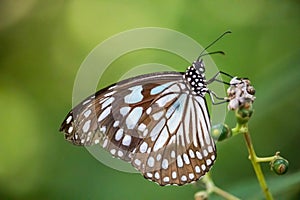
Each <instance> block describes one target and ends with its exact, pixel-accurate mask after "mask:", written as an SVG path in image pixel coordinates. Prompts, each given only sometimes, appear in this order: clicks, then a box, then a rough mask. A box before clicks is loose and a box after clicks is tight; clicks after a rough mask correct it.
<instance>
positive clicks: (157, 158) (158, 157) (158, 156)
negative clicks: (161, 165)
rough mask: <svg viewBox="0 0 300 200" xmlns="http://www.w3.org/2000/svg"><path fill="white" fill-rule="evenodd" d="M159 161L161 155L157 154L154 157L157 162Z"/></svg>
mask: <svg viewBox="0 0 300 200" xmlns="http://www.w3.org/2000/svg"><path fill="white" fill-rule="evenodd" d="M160 159H161V154H160V153H159V154H157V156H156V160H157V161H160Z"/></svg>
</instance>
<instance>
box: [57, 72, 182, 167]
mask: <svg viewBox="0 0 300 200" xmlns="http://www.w3.org/2000/svg"><path fill="white" fill-rule="evenodd" d="M181 79H182V75H181V73H176V72H163V73H154V74H148V75H142V76H138V77H135V78H132V79H127V80H124V81H121V82H119V83H117V84H113V85H111V86H109V87H106V88H104V89H102V90H100V91H98V92H97V93H96V94H95V95H91V96H90V97H88V98H86V99H85V100H83V101H82V102H81V103H79V104H78V105H77V106H76V107H74V108H73V109H72V110H71V111H70V112H69V113H68V115H67V116H66V118H65V120H64V121H63V123H62V125H61V128H60V131H62V132H64V134H65V138H66V139H67V140H69V141H70V142H72V143H73V144H76V145H93V144H98V143H99V144H100V145H102V146H103V148H105V149H107V150H108V151H109V152H110V153H111V154H112V155H114V156H116V157H119V158H121V159H123V160H125V161H130V160H131V158H130V156H131V153H132V152H133V151H134V149H135V148H136V147H137V146H138V145H139V144H140V143H141V141H142V140H143V135H142V134H141V133H142V131H140V130H142V129H144V128H145V127H144V126H143V125H141V123H140V122H141V121H144V122H145V123H146V122H147V121H149V119H150V118H149V116H148V115H146V113H147V109H148V108H149V107H151V106H150V105H151V104H152V103H153V102H154V101H155V99H156V98H158V96H159V92H158V90H159V89H160V90H163V89H164V87H167V86H169V85H171V84H175V83H176V82H177V81H178V80H181ZM161 85H164V86H161ZM159 86H161V87H159ZM153 88H156V90H155V89H154V90H152V89H153ZM151 91H152V92H151ZM155 92H156V93H155ZM154 93H155V94H154Z"/></svg>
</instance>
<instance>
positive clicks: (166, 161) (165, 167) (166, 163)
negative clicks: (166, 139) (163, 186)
mask: <svg viewBox="0 0 300 200" xmlns="http://www.w3.org/2000/svg"><path fill="white" fill-rule="evenodd" d="M161 167H162V168H163V169H168V167H169V162H168V160H167V159H163V161H162V163H161Z"/></svg>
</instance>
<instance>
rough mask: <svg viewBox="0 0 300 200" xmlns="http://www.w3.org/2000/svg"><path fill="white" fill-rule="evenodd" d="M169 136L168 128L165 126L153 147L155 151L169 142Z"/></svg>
mask: <svg viewBox="0 0 300 200" xmlns="http://www.w3.org/2000/svg"><path fill="white" fill-rule="evenodd" d="M168 138H169V133H168V131H167V128H166V127H165V128H164V129H163V131H162V132H161V134H160V135H159V137H158V138H157V140H156V142H155V144H154V147H153V151H157V150H158V149H160V148H162V147H163V146H164V144H165V143H166V142H167V140H168Z"/></svg>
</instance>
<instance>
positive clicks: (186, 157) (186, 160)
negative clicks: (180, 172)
mask: <svg viewBox="0 0 300 200" xmlns="http://www.w3.org/2000/svg"><path fill="white" fill-rule="evenodd" d="M182 157H183V160H184V162H185V164H187V165H188V164H190V159H189V157H188V155H187V154H186V153H184V154H183V156H182Z"/></svg>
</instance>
